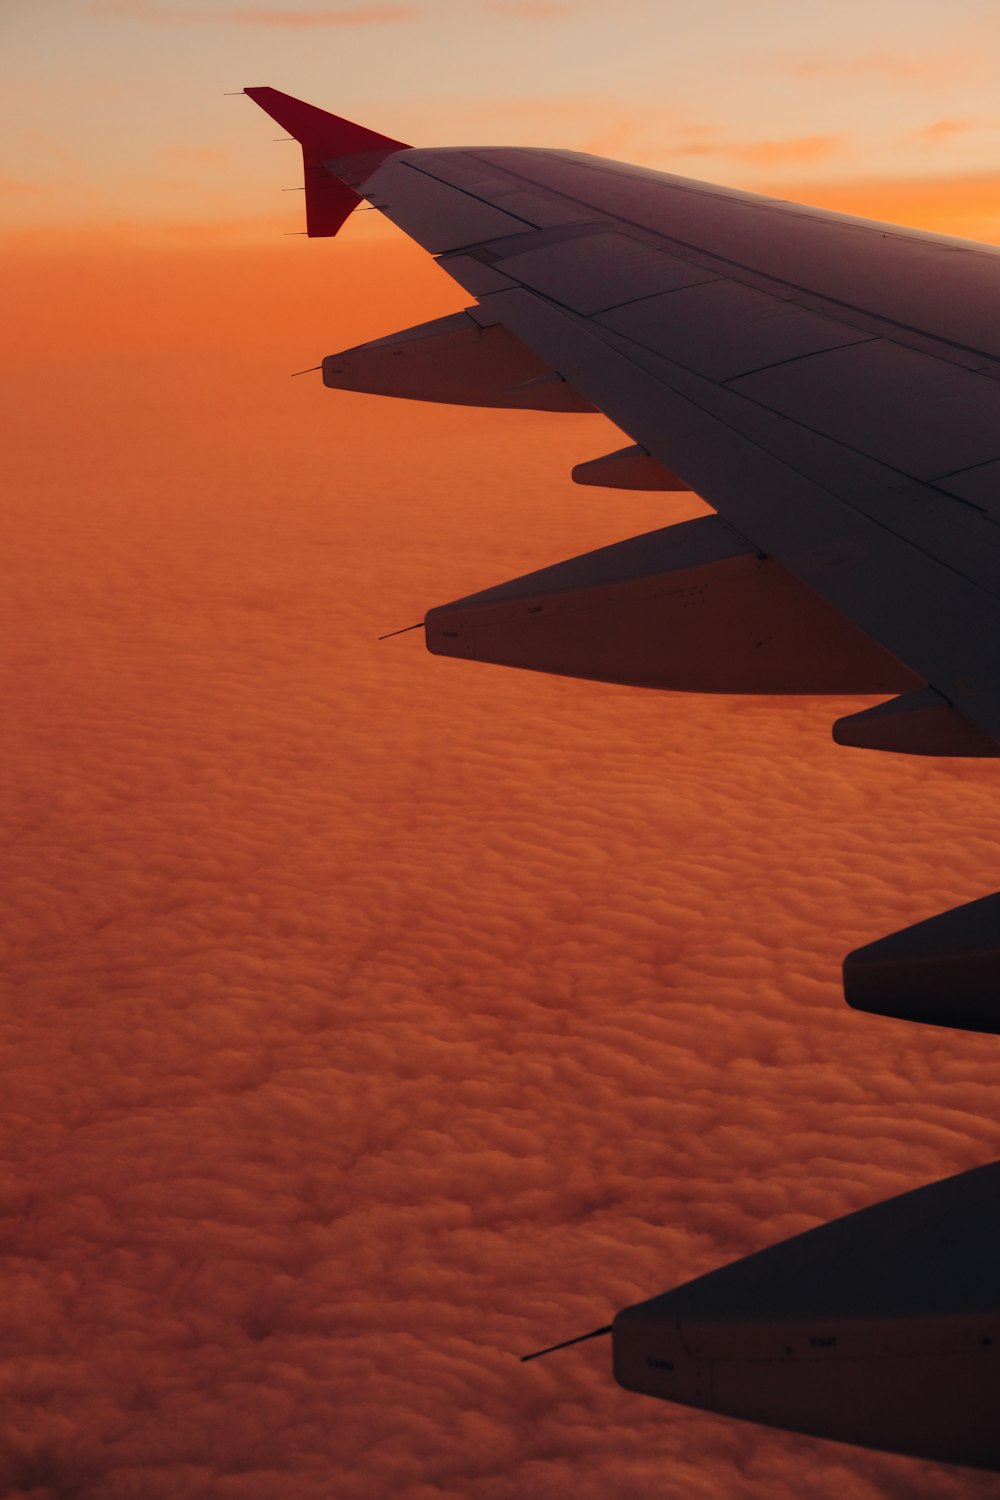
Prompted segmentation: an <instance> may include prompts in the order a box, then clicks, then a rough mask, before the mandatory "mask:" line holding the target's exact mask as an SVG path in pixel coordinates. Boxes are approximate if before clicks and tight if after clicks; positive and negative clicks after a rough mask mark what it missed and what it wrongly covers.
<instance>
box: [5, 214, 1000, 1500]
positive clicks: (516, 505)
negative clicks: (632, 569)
mask: <svg viewBox="0 0 1000 1500" xmlns="http://www.w3.org/2000/svg"><path fill="white" fill-rule="evenodd" d="M350 232H353V231H350ZM350 232H349V234H348V235H345V237H344V239H343V240H340V241H338V242H336V243H335V244H332V243H330V242H323V243H309V242H307V241H304V240H303V241H285V242H279V243H277V244H276V245H274V246H273V247H268V248H266V249H260V248H255V249H238V248H233V247H231V246H230V247H223V248H204V247H200V248H199V247H191V248H189V249H186V250H172V251H169V252H167V251H164V250H162V249H159V250H144V249H135V248H134V247H130V248H129V249H128V252H127V253H123V251H122V250H121V248H120V247H116V246H115V245H114V244H109V243H107V241H88V240H86V239H85V238H84V237H82V236H81V237H77V238H75V239H74V240H73V241H72V242H68V243H66V244H65V245H58V244H54V245H50V246H49V248H48V249H47V251H46V252H45V253H44V254H39V253H37V251H36V252H33V253H31V254H24V255H17V256H15V255H12V254H11V255H8V256H7V257H6V258H5V259H4V261H3V263H2V266H0V269H2V271H3V274H4V276H5V278H6V279H8V280H9V281H11V282H15V281H16V283H17V284H18V285H19V286H20V288H21V293H22V294H21V297H20V298H19V302H18V305H17V307H15V308H14V309H13V312H12V315H11V322H10V326H9V327H7V326H5V334H6V335H7V338H8V344H9V347H10V348H12V349H13V350H14V351H15V352H16V353H17V359H16V361H15V360H10V361H8V363H7V364H6V365H5V367H4V368H3V369H2V370H0V385H2V387H3V390H2V396H3V400H4V404H5V409H6V410H7V411H8V412H9V414H10V422H9V436H8V439H7V446H6V449H5V472H6V478H7V481H8V484H7V489H8V498H7V508H6V518H5V546H6V548H7V551H8V557H9V558H10V566H9V571H8V586H7V587H6V588H5V590H4V592H3V596H2V599H0V625H2V629H0V671H2V681H3V690H4V694H5V699H6V701H7V702H8V703H16V704H17V708H18V712H17V715H16V717H13V718H12V719H11V721H10V723H9V724H8V726H7V732H6V733H5V736H4V749H3V755H2V758H0V785H2V786H3V788H4V794H5V797H6V805H7V839H6V841H5V849H4V860H5V866H4V893H5V918H6V923H5V928H6V930H5V943H6V949H5V962H4V971H5V977H6V981H7V986H8V989H7V994H6V996H5V1005H4V1013H3V1018H4V1024H3V1028H2V1032H0V1063H2V1066H3V1076H4V1103H5V1109H4V1111H3V1116H2V1119H3V1122H4V1128H5V1130H6V1133H7V1142H8V1150H7V1152H6V1155H5V1158H4V1160H5V1168H4V1172H3V1174H2V1176H0V1207H2V1210H3V1224H4V1233H3V1270H4V1275H3V1279H2V1294H0V1317H2V1319H3V1326H4V1330H5V1358H4V1377H5V1380H4V1406H5V1418H6V1423H7V1428H6V1437H5V1440H4V1443H3V1446H2V1449H0V1489H2V1490H3V1491H4V1493H7V1494H10V1495H11V1496H22V1495H23V1496H28V1495H30V1496H32V1497H35V1496H38V1497H39V1500H42V1497H44V1500H49V1497H52V1500H55V1497H56V1496H74V1497H77V1496H79V1497H81V1500H129V1497H140V1496H141V1497H142V1500H202V1497H203V1496H211V1495H216V1494H217V1495H219V1496H222V1495H225V1496H227V1497H232V1500H276V1497H278V1496H280V1497H281V1500H330V1497H331V1496H334V1495H335V1496H337V1500H384V1497H385V1496H387V1495H390V1494H391V1495H399V1496H401V1497H407V1500H410V1497H413V1500H417V1497H419V1500H425V1497H426V1500H431V1497H434V1500H444V1497H448V1500H451V1497H459V1496H461V1497H463V1500H464V1497H466V1496H475V1497H476V1500H524V1497H526V1496H530V1497H531V1500H565V1497H566V1496H567V1495H573V1496H574V1497H575V1500H608V1497H609V1496H631V1495H635V1494H640V1493H642V1494H656V1495H657V1496H660V1497H662V1500H690V1497H692V1496H697V1497H699V1500H761V1497H763V1496H766V1497H767V1500H827V1497H829V1496H831V1495H834V1494H835V1495H837V1496H838V1497H841V1496H842V1497H845V1500H990V1497H995V1494H996V1485H995V1481H994V1480H993V1479H991V1478H990V1477H988V1476H978V1475H975V1474H963V1473H961V1472H960V1471H957V1470H948V1469H943V1468H938V1467H935V1466H933V1465H926V1464H916V1463H911V1462H907V1461H905V1460H899V1459H894V1458H891V1457H886V1456H884V1455H881V1456H880V1455H877V1454H868V1453H864V1452H862V1451H859V1450H855V1449H850V1448H839V1447H833V1446H830V1445H826V1444H821V1443H814V1442H809V1441H807V1440H805V1439H802V1440H797V1439H792V1438H788V1437H785V1436H783V1435H782V1434H780V1433H775V1432H767V1431H764V1430H762V1429H759V1428H755V1427H752V1426H749V1425H747V1424H740V1423H727V1422H723V1421H720V1420H716V1419H712V1418H708V1417H704V1416H700V1415H698V1414H697V1413H690V1412H685V1411H683V1410H680V1409H671V1408H668V1407H666V1406H663V1405H660V1404H659V1403H656V1402H652V1401H648V1400H644V1399H642V1398H638V1397H634V1396H630V1395H628V1394H627V1393H625V1392H622V1391H620V1390H618V1389H617V1388H616V1387H615V1386H614V1384H613V1383H612V1380H611V1375H610V1370H609V1368H608V1357H607V1356H608V1351H607V1347H606V1345H602V1344H601V1343H598V1344H596V1345H594V1346H585V1347H584V1349H583V1350H581V1351H567V1352H566V1353H565V1354H564V1355H561V1356H554V1357H553V1359H551V1360H549V1361H542V1362H540V1363H539V1364H538V1365H535V1366H527V1367H522V1366H520V1365H518V1363H517V1361H516V1359H515V1357H514V1356H515V1354H516V1353H519V1352H523V1351H526V1350H528V1349H531V1348H534V1347H537V1346H538V1345H540V1344H541V1343H544V1342H546V1341H547V1340H550V1339H557V1338H559V1337H562V1336H568V1335H569V1334H572V1333H575V1332H578V1331H583V1330H584V1329H587V1328H591V1327H593V1326H595V1324H597V1323H600V1322H602V1321H604V1319H605V1318H606V1317H607V1316H608V1314H609V1313H611V1312H612V1311H613V1310H614V1309H615V1308H617V1307H619V1306H621V1305H622V1304H623V1303H626V1302H628V1301H631V1300H633V1299H635V1298H637V1297H642V1296H648V1295H650V1294H652V1293H654V1292H656V1291H658V1290H661V1289H663V1288H665V1287H667V1286H670V1285H673V1284H675V1283H676V1282H679V1281H681V1280H683V1279H685V1278H686V1277H688V1276H692V1275H696V1274H698V1273H700V1272H703V1271H706V1270H708V1269H710V1268H711V1267H713V1266H715V1265H718V1264H720V1263H722V1262H724V1261H725V1260H727V1259H730V1258H731V1257H733V1256H737V1255H742V1254H745V1253H747V1252H748V1251H750V1250H753V1249H755V1248H758V1247H759V1246H762V1245H764V1244H767V1243H770V1242H772V1241H773V1240H775V1239H776V1238H778V1237H780V1236H782V1235H785V1234H789V1233H792V1232H794V1231H796V1230H798V1229H801V1228H804V1227H806V1226H807V1225H810V1224H813V1223H816V1222H819V1221H821V1220H823V1219H826V1218H828V1217H831V1216H833V1215H836V1214H839V1213H842V1212H845V1211H847V1210H848V1209H850V1208H853V1207H857V1206H860V1205H861V1204H863V1203H866V1202H870V1201H873V1200H875V1199H877V1198H879V1197H882V1196H885V1195H886V1194H888V1193H891V1192H893V1191H897V1190H901V1189H903V1188H906V1187H908V1186H914V1185H916V1184H917V1183H919V1182H922V1181H926V1180H929V1179H931V1178H934V1177H936V1176H939V1175H942V1174H944V1173H946V1172H951V1171H956V1170H959V1169H960V1168H963V1167H967V1166H971V1165H974V1164H976V1163H978V1162H982V1161H986V1160H989V1159H990V1158H991V1156H992V1155H993V1154H995V1140H996V1126H995V1070H996V1064H995V1050H994V1048H993V1047H992V1046H991V1045H987V1043H988V1042H989V1039H985V1041H984V1039H983V1038H981V1037H969V1036H962V1035H959V1034H955V1035H952V1034H949V1033H947V1032H940V1033H933V1034H930V1033H929V1032H928V1031H927V1030H925V1029H923V1028H909V1027H906V1026H905V1025H903V1024H901V1023H894V1022H888V1021H879V1020H877V1019H875V1018H872V1017H865V1016H861V1015H857V1014H854V1013H851V1012H849V1011H847V1009H846V1007H845V1006H844V1005H843V1002H842V1000H841V998H840V994H839V985H838V980H837V970H838V963H839V958H840V956H841V954H842V953H843V952H844V951H845V950H846V949H847V948H849V947H850V946H852V945H853V944H855V943H857V942H860V941H863V940H866V939H868V938H872V937H874V936H876V935H877V934H879V933H881V932H885V931H888V930H890V929H891V928H893V927H896V926H898V925H901V924H902V923H904V922H908V921H912V920H915V919H916V918H918V917H920V916H922V915H926V914H929V913H930V912H932V911H934V910H937V909H940V908H942V907H944V906H947V905H949V904H952V903H954V902H956V901H959V900H963V899H967V898H970V897H972V896H974V895H977V894H980V893H982V892H983V891H985V890H988V889H990V888H991V887H992V886H993V885H995V882H996V860H995V850H996V839H995V823H996V811H995V808H996V795H995V792H996V771H995V768H994V767H993V766H991V765H990V764H987V763H984V764H964V765H963V764H957V763H948V764H938V763H934V762H922V761H920V760H918V759H912V760H906V759H904V758H896V757H890V756H878V755H865V754H864V753H861V752H854V753H852V752H850V751H845V750H840V749H838V748H837V747H836V746H834V745H833V744H832V742H831V741H830V738H829V724H830V722H831V720H832V719H833V718H834V717H836V716H837V714H838V713H841V712H844V711H846V710H847V709H848V708H849V707H850V706H851V705H850V703H848V702H846V701H817V700H808V699H805V700H794V701H790V702H789V701H786V702H781V701H777V700H759V701H745V700H739V699H714V698H698V697H694V698H684V697H680V696H675V695H659V694H654V693H642V692H631V691H628V690H624V689H615V688H610V687H602V686H599V685H596V684H587V683H576V682H565V681H559V680H557V679H549V678H544V677H536V676H531V675H528V674H517V673H513V672H504V671H502V670H500V669H494V668H489V667H484V666H477V665H474V664H465V663H461V662H454V661H445V660H441V659H438V658H431V657H428V656H427V655H426V653H425V652H424V651H423V650H422V648H421V645H420V640H419V633H415V634H414V635H411V636H404V637H401V638H399V639H398V640H396V641H388V642H385V643H383V644H381V645H380V644H378V643H377V642H376V640H375V637H376V635H377V634H379V633H380V632H381V631H382V630H383V629H387V628H391V627H392V626H393V625H396V624H400V625H402V624H408V623H410V621H411V620H412V619H414V618H416V616H417V615H419V614H420V612H421V611H422V610H423V608H424V607H425V606H427V605H429V604H432V603H436V602H440V601H442V600H444V599H447V598H449V597H455V596H457V595H458V594H460V593H463V592H466V591H468V590H470V589H474V588H477V587H480V586H482V585H485V584H488V583H490V582H494V581H498V580H499V579H501V578H503V577H509V576H512V575H513V574H515V573H517V572H520V571H523V570H525V569H527V568H530V567H534V566H538V565H540V564H543V563H545V562H548V561H551V560H554V559H555V558H557V557H560V556H566V555H569V554H570V553H572V552H575V551H579V550H583V549H585V548H587V547H589V546H595V545H599V544H600V543H602V542H606V541H611V540H613V539H614V538H616V537H619V536H622V535H624V534H627V533H631V532H636V531H641V530H645V529H649V528H650V527H653V526H656V525H658V524H662V523H664V522H666V521H669V520H670V519H673V518H676V517H678V516H680V515H684V514H689V513H690V511H691V510H692V509H693V508H695V507H694V506H693V503H692V502H688V501H684V500H680V501H674V500H669V501H668V502H667V503H666V505H665V504H664V503H663V502H662V499H661V497H657V496H652V497H650V496H641V495H634V494H631V495H622V494H615V493H612V492H608V493H606V494H602V493H600V492H590V491H588V492H582V491H580V490H579V489H577V488H574V487H573V486H572V485H571V484H569V483H568V481H567V474H568V471H569V468H570V466H571V465H572V463H573V462H575V461H577V460H579V459H581V458H586V457H590V456H592V455H593V454H595V453H597V452H600V451H603V450H606V449H608V448H611V447H613V446H615V445H616V443H619V442H620V441H621V438H620V435H618V434H617V433H615V432H614V431H613V430H612V429H610V427H609V426H608V425H607V424H606V423H604V422H603V421H602V419H600V418H597V417H594V418H590V417H575V416H570V417H565V418H560V417H557V416H545V415H538V414H517V413H509V412H508V413H496V412H488V411H473V410H467V411H462V410H450V409H448V408H440V407H438V408H422V407H419V406H415V405H407V404H405V403H384V402H379V401H378V400H377V399H375V398H366V397H362V396H347V395H334V394H333V393H330V392H325V391H324V390H323V389H322V387H321V385H320V384H319V380H318V377H317V376H305V377H303V378H302V379H301V380H294V381H293V380H290V379H288V373H287V372H288V371H290V370H291V369H295V368H297V367H300V366H301V365H303V364H306V363H310V362H312V359H313V358H314V357H319V356H320V355H321V354H323V353H326V352H330V351H331V350H332V349H334V348H337V347H342V346H343V345H345V344H348V343H352V342H357V341H358V340H360V339H363V338H369V337H374V336H377V335H378V334H381V333H385V332H388V331H390V329H392V328H394V327H400V326H403V325H405V324H407V323H409V322H415V321H417V320H419V319H421V318H426V317H432V316H435V315H437V314H439V313H444V312H446V311H450V310H452V309H454V308H456V307H458V306H460V305H461V304H462V300H463V298H462V294H461V293H460V292H459V291H458V290H457V289H456V288H455V287H454V286H453V284H451V283H450V282H448V281H447V280H446V278H445V277H444V275H443V273H442V272H441V271H440V270H439V269H438V268H437V267H436V266H434V265H433V264H432V263H431V262H430V261H429V260H428V259H427V258H425V257H421V256H420V255H419V253H418V252H416V251H415V250H413V249H412V248H411V247H407V246H405V245H402V244H392V245H383V246H381V247H378V248H377V250H373V249H372V247H367V248H366V249H365V250H364V253H362V250H361V247H360V246H358V245H356V244H353V243H352V241H351V238H350ZM915 807H918V808H919V809H920V817H919V818H915V817H914V816H913V811H914V808H915Z"/></svg>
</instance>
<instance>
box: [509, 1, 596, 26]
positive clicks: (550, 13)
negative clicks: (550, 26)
mask: <svg viewBox="0 0 1000 1500" xmlns="http://www.w3.org/2000/svg"><path fill="white" fill-rule="evenodd" d="M490 9H491V10H495V11H496V12H497V13H498V14H499V15H502V16H513V17H515V18H516V19H517V20H519V21H563V20H565V19H566V18H567V17H568V16H571V15H573V14H574V12H575V11H576V9H577V7H576V6H575V5H572V4H560V3H559V0H493V4H492V5H491V7H490Z"/></svg>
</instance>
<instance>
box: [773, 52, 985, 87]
mask: <svg viewBox="0 0 1000 1500" xmlns="http://www.w3.org/2000/svg"><path fill="white" fill-rule="evenodd" d="M984 63H985V59H984V57H983V54H982V51H981V50H978V49H976V48H973V47H953V48H942V49H940V50H938V51H933V52H930V51H928V52H916V51H911V52H906V51H902V50H900V51H895V50H893V51H891V52H890V51H872V52H862V53H846V52H844V53H835V52H829V51H824V52H822V53H795V54H791V55H787V54H786V55H785V56H783V57H780V58H778V59H776V60H775V61H774V62H769V63H768V67H775V66H776V67H778V68H779V69H780V70H781V71H782V72H785V73H788V74H790V75H791V76H792V77H797V78H841V77H843V78H854V79H859V78H868V79H874V80H876V81H877V82H882V83H890V84H906V85H919V86H923V85H927V84H934V83H940V82H942V81H943V80H944V79H946V78H949V79H955V78H963V77H970V76H972V75H973V74H974V73H976V72H977V71H978V70H979V69H980V68H982V67H983V66H984Z"/></svg>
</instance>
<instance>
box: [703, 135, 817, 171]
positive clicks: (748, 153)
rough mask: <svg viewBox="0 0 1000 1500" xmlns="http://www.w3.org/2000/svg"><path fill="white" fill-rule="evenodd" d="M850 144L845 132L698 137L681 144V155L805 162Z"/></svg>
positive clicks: (753, 162)
mask: <svg viewBox="0 0 1000 1500" xmlns="http://www.w3.org/2000/svg"><path fill="white" fill-rule="evenodd" d="M846 145H847V137H846V136H843V135H804V136H791V137H789V138H788V139H787V140H783V141H780V140H779V141H732V140H727V141H722V140H718V141H696V142H692V143H690V144H687V145H683V144H682V145H678V146H675V147H674V151H675V152H676V153H677V154H678V155H680V156H724V157H728V158H729V159H730V160H732V161H739V162H745V163H747V164H748V165H749V166H754V167H773V166H783V165H786V164H788V165H804V164H806V163H809V162H815V161H826V160H828V159H829V158H830V157H832V156H838V155H840V154H841V153H842V152H843V151H844V149H845V147H846Z"/></svg>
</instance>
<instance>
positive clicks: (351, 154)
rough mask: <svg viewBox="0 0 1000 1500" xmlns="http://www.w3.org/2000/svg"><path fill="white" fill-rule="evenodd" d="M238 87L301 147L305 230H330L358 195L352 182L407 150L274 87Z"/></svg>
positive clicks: (333, 231) (332, 231)
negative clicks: (304, 187) (304, 191)
mask: <svg viewBox="0 0 1000 1500" xmlns="http://www.w3.org/2000/svg"><path fill="white" fill-rule="evenodd" d="M243 92H244V93H245V94H246V95H247V96H248V97H249V98H251V99H252V100H253V101H254V103H255V104H259V105H260V107H261V109H262V110H264V111H265V113H267V114H269V115H270V116H271V119H272V120H276V121H277V122H278V124H279V125H280V126H281V127H282V129H284V130H287V131H288V133H289V135H293V136H294V137H295V139H296V140H297V141H298V142H299V144H300V145H301V147H302V168H303V172H304V174H305V186H306V233H307V234H310V235H330V234H336V233H337V230H338V229H339V228H340V227H341V225H342V224H343V223H344V220H345V219H347V218H348V216H349V215H350V213H351V210H352V209H353V208H354V207H355V206H356V205H357V204H358V203H359V202H360V201H361V199H360V197H359V195H358V194H357V193H356V192H355V191H354V188H353V186H352V184H353V183H359V182H363V181H364V179H365V178H366V177H369V176H370V175H371V173H372V172H373V171H374V170H375V168H376V167H377V166H378V165H379V163H380V162H382V161H384V160H385V158H386V157H387V156H393V155H395V153H396V152H397V151H408V150H409V147H408V146H407V145H406V143H405V141H394V140H392V138H391V137H390V136H387V135H379V134H378V133H377V131H374V130H366V129H365V127H364V126H363V125H355V124H354V123H353V121H351V120H342V119H341V118H340V116H339V115H330V114H327V112H326V110H324V109H317V108H316V106H315V105H314V104H304V103H303V102H302V100H301V99H293V98H292V96H291V95H290V94H282V93H281V92H280V91H279V90H278V89H268V88H253V89H244V90H243Z"/></svg>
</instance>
